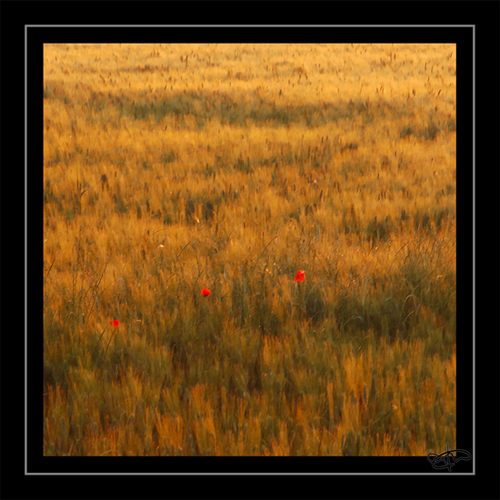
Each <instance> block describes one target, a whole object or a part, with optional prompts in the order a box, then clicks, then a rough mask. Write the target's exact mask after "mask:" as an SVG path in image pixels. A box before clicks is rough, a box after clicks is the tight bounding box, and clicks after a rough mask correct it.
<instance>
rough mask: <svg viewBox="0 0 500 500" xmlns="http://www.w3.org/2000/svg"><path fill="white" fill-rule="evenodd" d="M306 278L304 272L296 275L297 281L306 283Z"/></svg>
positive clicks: (298, 272)
mask: <svg viewBox="0 0 500 500" xmlns="http://www.w3.org/2000/svg"><path fill="white" fill-rule="evenodd" d="M305 278H306V273H305V272H304V271H297V274H296V275H295V281H304V279H305Z"/></svg>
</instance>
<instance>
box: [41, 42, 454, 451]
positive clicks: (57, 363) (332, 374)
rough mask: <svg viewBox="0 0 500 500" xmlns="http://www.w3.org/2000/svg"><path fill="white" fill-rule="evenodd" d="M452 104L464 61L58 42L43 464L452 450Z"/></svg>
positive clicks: (52, 90)
mask: <svg viewBox="0 0 500 500" xmlns="http://www.w3.org/2000/svg"><path fill="white" fill-rule="evenodd" d="M455 94H456V49H455V46H454V45H393V44H385V45H384V44H380V45H376V44H373V45H352V44H346V45H328V44H324V45H321V44H317V45H308V44H304V45H295V44H294V45H286V44H279V45H272V44H271V45H268V44H256V45H241V44H237V45H236V44H234V45H231V44H228V45H223V44H213V45H210V44H208V45H198V44H196V45H195V44H187V45H165V44H161V45H160V44H158V45H146V44H144V45H126V44H122V45H46V46H45V47H44V89H43V98H44V101H43V102H44V302H43V310H44V315H43V321H44V351H43V364H44V389H43V390H44V393H43V396H44V441H43V442H44V455H59V456H62V455H83V456H88V455H94V456H95V455H103V456H122V455H127V456H143V455H150V456H166V455H175V456H180V455H182V456H187V455H204V456H209V455H228V456H243V455H258V456H267V455H269V456H276V455H308V456H312V455H316V456H325V455H330V456H342V455H351V456H353V455H363V456H380V455H386V456H387V455H392V456H404V455H424V454H427V453H428V452H430V451H434V450H437V449H440V450H443V449H445V447H446V446H447V443H448V445H449V447H450V449H452V448H453V447H454V443H456V394H455V391H456V387H455V383H456V349H455V347H456V346H455V342H456V339H455V329H456V303H455V293H456V243H455V241H456V232H455V223H456V207H455V203H456V189H455V187H456V132H455V128H456V107H455V104H456V99H455ZM299 270H300V271H303V272H304V276H305V277H304V280H303V281H296V280H295V278H296V276H297V272H298V271H299ZM299 276H300V275H299ZM202 289H207V290H209V291H210V294H207V293H208V292H205V294H206V296H205V294H203V293H202Z"/></svg>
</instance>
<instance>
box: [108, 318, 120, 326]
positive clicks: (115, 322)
mask: <svg viewBox="0 0 500 500" xmlns="http://www.w3.org/2000/svg"><path fill="white" fill-rule="evenodd" d="M109 324H110V325H111V326H119V325H120V322H119V321H118V320H117V319H114V320H113V321H110V322H109Z"/></svg>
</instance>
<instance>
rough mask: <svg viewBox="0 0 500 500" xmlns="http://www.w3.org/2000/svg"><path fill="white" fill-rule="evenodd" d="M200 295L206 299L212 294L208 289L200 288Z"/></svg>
mask: <svg viewBox="0 0 500 500" xmlns="http://www.w3.org/2000/svg"><path fill="white" fill-rule="evenodd" d="M201 293H202V294H203V297H207V296H208V295H210V294H211V293H212V292H211V291H210V290H209V289H208V288H202V289H201Z"/></svg>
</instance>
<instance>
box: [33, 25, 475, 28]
mask: <svg viewBox="0 0 500 500" xmlns="http://www.w3.org/2000/svg"><path fill="white" fill-rule="evenodd" d="M24 26H25V27H26V28H474V27H475V24H412V25H409V24H25V25H24Z"/></svg>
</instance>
